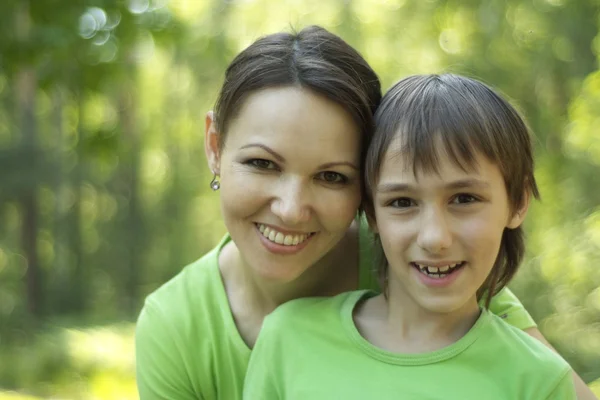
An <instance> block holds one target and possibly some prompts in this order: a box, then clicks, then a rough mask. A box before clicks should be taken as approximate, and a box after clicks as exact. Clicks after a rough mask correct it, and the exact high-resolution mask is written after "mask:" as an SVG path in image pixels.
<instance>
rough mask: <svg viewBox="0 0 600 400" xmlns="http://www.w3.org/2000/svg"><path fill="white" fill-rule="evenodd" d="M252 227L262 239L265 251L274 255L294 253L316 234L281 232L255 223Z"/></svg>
mask: <svg viewBox="0 0 600 400" xmlns="http://www.w3.org/2000/svg"><path fill="white" fill-rule="evenodd" d="M254 225H255V226H256V229H257V230H258V232H259V233H260V235H261V237H262V238H263V239H264V240H263V243H265V244H266V247H267V249H269V250H270V251H273V252H276V253H282V252H283V253H287V254H290V253H295V252H296V251H298V250H300V249H302V248H304V246H305V245H306V244H307V242H308V241H309V239H310V238H312V237H313V236H314V235H315V234H316V232H309V233H302V232H297V233H289V232H281V231H279V230H277V229H276V228H274V227H272V226H268V225H265V224H260V223H255V224H254Z"/></svg>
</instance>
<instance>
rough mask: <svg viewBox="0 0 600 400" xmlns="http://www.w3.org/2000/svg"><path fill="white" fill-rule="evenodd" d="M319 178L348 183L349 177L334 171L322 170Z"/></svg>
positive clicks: (330, 181) (329, 181)
mask: <svg viewBox="0 0 600 400" xmlns="http://www.w3.org/2000/svg"><path fill="white" fill-rule="evenodd" d="M318 177H319V179H320V180H322V181H325V182H327V183H346V182H348V178H347V177H345V176H344V175H342V174H340V173H338V172H333V171H325V172H321V173H319V175H318Z"/></svg>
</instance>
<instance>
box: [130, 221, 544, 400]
mask: <svg viewBox="0 0 600 400" xmlns="http://www.w3.org/2000/svg"><path fill="white" fill-rule="evenodd" d="M230 240H231V238H230V237H229V236H226V237H225V238H224V239H223V240H222V241H221V243H220V244H219V245H218V246H217V247H216V248H214V249H213V250H212V251H210V252H209V253H208V254H206V255H205V256H204V257H202V258H201V259H199V260H197V261H196V262H194V263H192V264H190V265H188V266H187V267H185V268H184V269H183V270H182V271H181V272H180V273H179V274H178V275H177V276H175V277H174V278H173V279H171V280H170V281H169V282H167V283H165V284H164V285H163V286H162V287H160V288H159V289H157V290H156V291H155V292H154V293H152V294H151V295H149V296H148V298H147V299H146V303H145V305H144V308H143V310H142V312H141V314H140V316H139V319H138V322H137V327H136V374H137V385H138V390H139V392H140V396H141V399H142V400H153V399H170V400H180V399H204V400H217V399H219V400H236V399H240V398H241V397H242V387H243V382H244V376H245V374H246V368H247V366H248V360H249V358H250V349H249V348H248V346H246V344H245V343H244V341H243V340H242V338H241V337H240V335H239V333H238V330H237V328H236V325H235V322H234V320H233V317H232V314H231V310H230V307H229V302H228V300H227V296H226V294H225V288H224V286H223V281H222V279H221V275H220V272H219V267H218V256H219V252H220V251H221V249H222V248H223V246H224V245H225V244H226V243H228V242H229V241H230ZM371 248H372V243H371V236H370V235H369V234H368V229H367V224H366V222H365V221H364V219H363V220H361V225H360V238H359V268H360V273H359V276H360V279H359V288H360V289H372V290H377V280H376V279H375V277H374V275H373V273H372V265H373V264H372V260H373V258H372V251H371ZM490 308H491V309H492V311H493V312H494V313H496V314H498V315H503V316H506V318H505V320H506V321H507V322H509V323H511V324H513V325H514V326H516V327H518V328H520V329H525V328H529V327H532V326H535V323H534V322H533V320H532V319H531V317H530V316H529V314H528V313H527V311H526V310H525V309H524V308H523V306H522V305H521V303H520V302H519V300H518V299H517V298H516V297H515V296H514V295H513V294H512V293H510V292H509V291H507V290H506V291H503V292H501V293H500V294H498V295H497V296H495V297H494V299H493V300H492V305H491V307H490Z"/></svg>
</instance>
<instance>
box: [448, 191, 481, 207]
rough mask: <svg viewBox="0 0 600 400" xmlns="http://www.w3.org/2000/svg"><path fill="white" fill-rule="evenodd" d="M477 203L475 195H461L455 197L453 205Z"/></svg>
mask: <svg viewBox="0 0 600 400" xmlns="http://www.w3.org/2000/svg"><path fill="white" fill-rule="evenodd" d="M476 201H477V198H476V197H475V196H473V195H470V194H466V193H460V194H458V195H456V196H455V197H454V200H453V201H452V202H453V203H456V204H466V203H474V202H476Z"/></svg>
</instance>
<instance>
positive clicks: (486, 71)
mask: <svg viewBox="0 0 600 400" xmlns="http://www.w3.org/2000/svg"><path fill="white" fill-rule="evenodd" d="M1 8H2V12H0V359H1V360H2V363H0V387H3V388H6V389H11V390H17V391H19V392H27V393H31V394H33V395H36V396H51V395H54V396H60V397H61V398H62V397H74V398H85V397H86V396H87V397H88V398H113V397H115V396H112V395H111V393H119V392H118V390H122V391H124V392H127V391H128V390H130V388H131V387H132V386H131V385H132V367H131V365H132V364H131V363H132V362H133V361H131V360H132V357H133V354H132V350H131V349H130V348H128V347H126V348H120V350H119V352H121V354H126V355H127V356H128V357H129V358H128V361H126V362H125V361H123V363H124V364H126V365H127V366H126V367H124V368H125V369H123V368H121V367H118V366H115V365H114V363H113V362H112V361H110V360H108V359H102V361H101V362H100V361H98V363H99V364H98V363H95V362H96V361H97V359H96V358H95V357H96V355H90V356H89V358H88V359H86V360H87V361H85V360H84V361H81V359H79V358H77V357H76V356H74V355H73V353H72V347H71V346H72V343H75V342H77V341H79V342H78V343H84V345H82V347H81V348H79V350H78V352H81V354H88V353H86V351H88V350H87V349H88V347H89V348H94V346H103V345H106V343H112V342H111V340H112V341H114V336H110V334H105V333H106V332H105V331H102V330H100V331H96V330H93V329H92V330H85V331H84V332H86V333H85V334H83V336H77V335H78V333H76V332H79V331H74V330H69V329H66V328H49V327H48V324H47V321H48V319H49V318H50V319H54V318H57V317H60V318H64V317H68V318H72V319H73V320H76V321H77V326H97V324H98V323H105V322H106V321H118V320H129V321H132V320H134V319H135V317H136V315H137V313H138V312H139V309H140V308H141V304H142V302H143V299H144V297H145V295H147V294H148V293H149V292H151V291H152V290H154V289H155V288H156V287H158V286H159V285H160V284H161V283H163V282H165V281H166V280H167V279H169V278H170V277H171V276H173V275H174V274H176V273H177V272H178V271H179V270H180V269H181V268H182V267H183V266H184V265H185V264H186V263H188V262H191V261H192V260H194V259H196V258H198V257H199V256H200V255H202V254H203V253H204V252H205V251H206V250H208V249H209V248H211V247H212V246H213V245H214V244H215V243H216V242H217V241H218V240H219V239H220V237H221V235H222V234H223V232H224V227H223V224H222V221H221V220H220V218H219V204H218V196H217V195H215V194H214V193H213V192H211V191H210V190H209V188H208V182H209V181H210V176H209V171H208V168H206V161H205V159H204V151H203V144H202V139H203V130H204V114H205V112H206V111H207V110H209V109H211V107H212V105H213V103H214V100H215V98H216V95H217V91H218V88H219V86H220V83H221V81H222V79H223V73H224V70H225V68H226V65H227V63H228V62H229V61H230V60H231V59H232V57H233V56H234V55H235V54H236V53H237V52H238V51H239V50H241V49H242V48H244V47H245V46H246V45H248V44H249V43H250V42H251V41H253V40H254V39H256V38H257V37H259V36H260V35H263V34H265V33H270V32H274V31H279V30H289V29H290V28H291V27H295V28H300V27H302V26H304V25H307V24H320V25H323V26H325V27H326V28H328V29H330V30H332V31H334V32H336V33H338V34H340V35H341V36H342V37H344V38H346V39H347V40H348V41H349V42H350V43H351V44H353V45H354V46H355V47H356V48H358V49H359V50H360V51H361V52H362V53H363V54H364V55H365V57H366V58H367V59H368V61H369V62H370V63H371V64H372V66H373V67H374V68H375V69H376V71H378V73H379V74H380V77H381V79H382V82H383V87H388V86H389V85H390V84H391V83H393V82H394V81H396V80H398V79H400V78H401V77H403V76H405V75H407V74H412V73H426V72H441V71H454V72H458V73H463V74H467V75H471V76H476V77H479V78H481V79H483V80H484V81H486V82H488V83H490V84H491V85H493V86H495V87H496V88H498V89H499V90H500V91H502V92H503V93H505V94H506V95H507V96H508V97H510V98H512V99H514V103H515V104H516V105H517V106H518V107H519V108H520V109H521V110H522V111H523V113H524V114H525V115H526V117H527V119H528V121H529V124H530V126H531V128H532V131H533V132H534V134H535V136H536V156H537V172H536V174H537V177H538V179H539V184H540V188H541V192H542V198H543V201H542V202H541V203H540V204H535V205H533V207H532V209H531V211H530V215H529V217H528V221H527V230H528V235H529V238H528V239H529V259H528V262H527V263H526V265H524V267H523V268H522V271H521V272H520V274H519V276H518V277H517V279H516V281H515V282H514V284H513V289H514V290H515V292H516V293H517V294H518V295H519V297H520V299H521V300H522V301H523V303H524V304H525V305H526V307H527V309H528V310H529V311H530V312H531V314H532V315H533V316H534V317H535V318H536V320H537V321H538V323H539V326H540V328H541V330H542V331H543V332H544V334H545V335H546V336H547V337H548V338H549V339H550V340H551V341H552V342H553V344H554V345H555V346H556V347H557V348H558V349H559V350H560V352H561V354H562V355H563V356H564V357H565V358H566V359H567V360H568V361H569V362H570V363H571V364H572V365H573V366H574V367H575V369H576V370H577V371H578V372H579V373H580V374H581V375H582V376H583V378H584V379H585V380H586V381H588V382H593V381H595V382H596V383H594V384H593V385H595V386H593V387H600V384H599V383H597V382H600V381H599V380H598V379H599V378H600V342H599V339H598V338H600V272H599V270H598V269H597V268H596V264H597V263H598V261H600V178H599V174H598V167H599V165H600V145H599V144H598V143H599V142H598V140H597V138H596V137H595V136H597V135H595V133H596V126H598V125H599V124H598V122H600V70H599V69H598V56H599V54H600V35H598V28H599V23H600V20H599V19H598V15H599V14H600V3H598V1H596V0H581V1H577V2H575V1H567V0H527V1H525V0H523V1H517V0H489V1H476V0H469V1H464V0H427V1H416V0H351V1H338V0H326V1H323V0H303V1H300V0H285V1H274V0H252V1H241V0H240V1H222V0H207V1H171V2H168V1H167V0H129V1H126V2H123V1H117V0H98V1H93V2H89V1H86V2H83V1H81V0H75V1H64V0H39V1H38V0H36V1H33V0H29V1H22V0H4V1H3V4H2V6H1ZM282 16H283V17H282ZM67 326H69V325H67ZM119 329H120V328H117V331H118V332H121V333H120V334H123V335H130V334H131V332H130V331H127V329H130V328H124V329H125V331H126V333H122V332H125V331H119ZM74 332H75V333H74ZM102 332H104V333H102ZM111 332H112V331H111ZM127 332H128V333H127ZM86 335H87V336H86ZM82 337H83V338H84V339H82ZM70 349H71V350H70ZM115 354H116V353H115ZM88 355H89V354H88ZM98 357H100V356H98ZM100 358H101V357H100ZM90 360H96V361H90ZM100 365H104V366H100ZM120 365H121V364H120ZM110 385H114V386H110ZM98 387H102V388H103V389H97V388H98ZM111 387H112V389H111ZM94 388H96V389H94ZM128 388H129V389H128ZM98 390H100V391H98ZM102 390H106V391H105V392H102ZM110 390H114V391H113V392H110ZM595 390H596V389H595ZM597 391H599V392H600V390H597ZM84 393H87V394H84ZM90 393H92V394H90ZM127 393H129V392H127ZM3 396H8V394H2V393H0V399H1V398H4V397H3ZM133 397H135V396H133V395H132V398H133Z"/></svg>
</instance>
